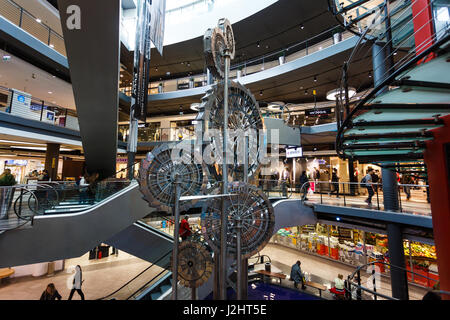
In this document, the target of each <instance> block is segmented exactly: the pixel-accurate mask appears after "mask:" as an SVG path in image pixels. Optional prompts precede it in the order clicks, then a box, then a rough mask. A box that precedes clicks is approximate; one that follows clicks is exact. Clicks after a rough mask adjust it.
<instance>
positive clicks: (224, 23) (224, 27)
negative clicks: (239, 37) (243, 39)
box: [217, 18, 236, 60]
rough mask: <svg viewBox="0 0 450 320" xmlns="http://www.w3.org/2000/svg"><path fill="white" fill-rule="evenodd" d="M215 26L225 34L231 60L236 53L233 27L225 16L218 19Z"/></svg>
mask: <svg viewBox="0 0 450 320" xmlns="http://www.w3.org/2000/svg"><path fill="white" fill-rule="evenodd" d="M217 26H218V27H219V29H220V30H221V31H222V32H223V35H224V36H225V40H226V43H227V47H228V50H229V53H230V59H231V60H233V59H234V55H235V54H236V43H235V41H234V33H233V27H232V26H231V23H230V21H229V20H228V19H226V18H223V19H220V20H219V23H218V25H217Z"/></svg>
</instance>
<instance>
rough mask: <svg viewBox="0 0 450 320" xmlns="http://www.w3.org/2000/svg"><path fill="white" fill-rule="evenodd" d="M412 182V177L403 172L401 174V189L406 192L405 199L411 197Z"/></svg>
mask: <svg viewBox="0 0 450 320" xmlns="http://www.w3.org/2000/svg"><path fill="white" fill-rule="evenodd" d="M412 183H413V181H412V178H411V176H410V175H409V174H404V175H403V176H402V184H403V185H404V186H403V191H404V192H405V194H406V200H409V199H411V186H410V185H411V184H412Z"/></svg>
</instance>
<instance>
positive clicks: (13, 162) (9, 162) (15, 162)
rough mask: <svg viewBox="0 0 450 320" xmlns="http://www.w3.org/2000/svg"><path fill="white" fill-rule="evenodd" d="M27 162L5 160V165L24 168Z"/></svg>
mask: <svg viewBox="0 0 450 320" xmlns="http://www.w3.org/2000/svg"><path fill="white" fill-rule="evenodd" d="M27 164H28V160H6V161H5V165H7V166H26V165H27Z"/></svg>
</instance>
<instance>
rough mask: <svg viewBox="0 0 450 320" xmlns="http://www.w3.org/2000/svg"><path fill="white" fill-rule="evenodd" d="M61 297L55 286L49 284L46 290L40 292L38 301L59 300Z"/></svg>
mask: <svg viewBox="0 0 450 320" xmlns="http://www.w3.org/2000/svg"><path fill="white" fill-rule="evenodd" d="M61 298H62V297H61V295H60V294H59V292H58V290H56V288H55V285H54V284H53V283H49V284H48V285H47V288H46V289H45V290H44V292H42V294H41V298H40V299H39V300H56V299H58V300H61Z"/></svg>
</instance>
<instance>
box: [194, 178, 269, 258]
mask: <svg viewBox="0 0 450 320" xmlns="http://www.w3.org/2000/svg"><path fill="white" fill-rule="evenodd" d="M214 193H216V194H219V193H220V188H218V189H216V190H215V192H214ZM229 193H234V194H237V196H228V197H224V198H223V199H224V201H225V208H226V209H225V210H226V211H225V215H226V216H227V240H226V243H227V248H228V249H229V250H230V252H231V253H236V221H237V220H238V219H239V220H240V221H241V223H242V231H241V250H242V255H243V256H244V257H245V258H249V257H251V256H252V255H254V254H255V253H257V252H258V251H260V250H261V249H262V248H263V247H264V246H265V245H266V244H267V243H268V242H269V240H270V238H271V237H272V235H273V231H274V226H275V216H274V213H273V207H272V204H271V203H270V201H269V200H268V199H267V197H266V196H265V195H264V194H263V193H262V191H261V190H259V189H258V188H257V187H255V186H253V185H250V184H247V183H244V182H233V183H232V184H230V185H229ZM221 199H222V198H216V199H213V200H210V201H209V204H208V208H207V210H206V212H204V213H202V233H203V236H204V237H205V240H206V242H207V243H208V245H210V246H211V248H212V249H213V250H214V252H216V253H218V252H220V249H221V248H220V228H221V211H222V205H221V201H222V200H221Z"/></svg>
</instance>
